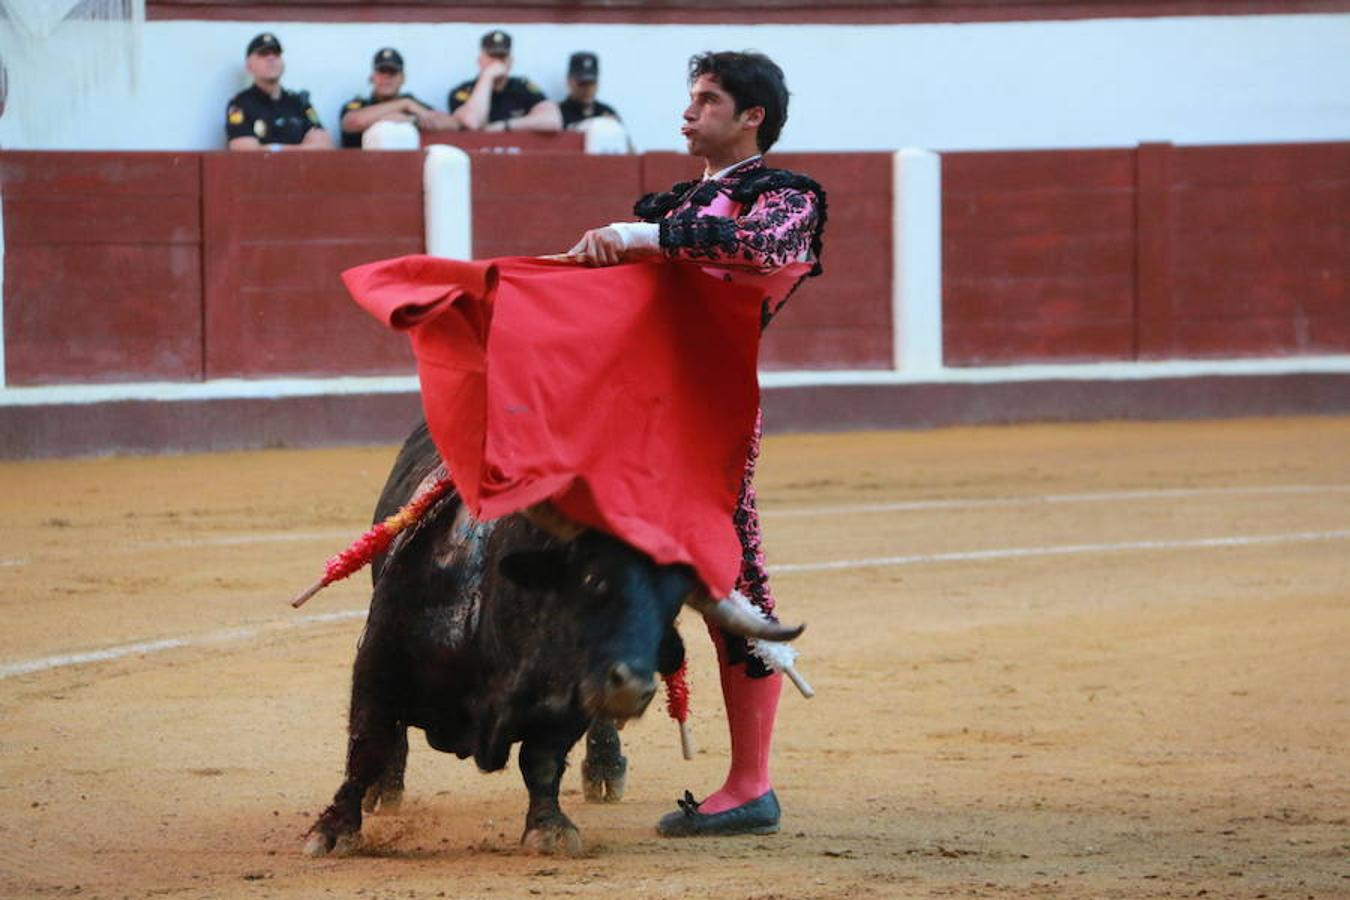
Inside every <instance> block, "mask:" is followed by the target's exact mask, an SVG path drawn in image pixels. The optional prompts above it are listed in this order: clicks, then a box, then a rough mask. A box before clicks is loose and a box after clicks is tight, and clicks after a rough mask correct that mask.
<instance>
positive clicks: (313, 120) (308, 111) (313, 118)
mask: <svg viewBox="0 0 1350 900" xmlns="http://www.w3.org/2000/svg"><path fill="white" fill-rule="evenodd" d="M305 118H307V119H309V121H310V124H311V125H314V126H315V127H319V113H318V111H317V110H316V109H315V108H314V107H312V106H309V107H306V108H305Z"/></svg>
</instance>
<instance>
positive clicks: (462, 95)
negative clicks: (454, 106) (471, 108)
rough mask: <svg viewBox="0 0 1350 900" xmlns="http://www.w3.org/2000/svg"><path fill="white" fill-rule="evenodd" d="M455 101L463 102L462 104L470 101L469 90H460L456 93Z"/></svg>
mask: <svg viewBox="0 0 1350 900" xmlns="http://www.w3.org/2000/svg"><path fill="white" fill-rule="evenodd" d="M455 99H456V100H458V101H459V102H461V103H463V102H464V101H465V100H468V99H469V89H468V88H460V89H459V90H457V91H455Z"/></svg>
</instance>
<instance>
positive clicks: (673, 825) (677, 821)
mask: <svg viewBox="0 0 1350 900" xmlns="http://www.w3.org/2000/svg"><path fill="white" fill-rule="evenodd" d="M675 802H676V803H678V804H679V807H680V808H679V809H678V810H677V811H676V812H673V813H666V814H665V815H664V816H662V817H661V821H660V822H658V823H657V824H656V831H657V833H658V834H661V835H664V836H665V837H703V836H709V837H726V836H729V835H733V834H774V833H776V832H777V831H778V819H779V817H780V816H781V815H782V810H781V809H780V808H779V806H778V797H777V795H776V794H774V792H773V791H769V792H768V793H767V794H763V795H761V796H759V797H756V798H755V799H754V800H751V801H750V802H749V803H742V804H741V805H740V806H733V807H732V808H731V809H728V810H724V811H723V812H720V813H701V812H699V811H698V806H699V802H698V801H697V800H695V799H694V795H693V794H691V793H689V792H688V791H685V792H684V799H683V800H677V801H675Z"/></svg>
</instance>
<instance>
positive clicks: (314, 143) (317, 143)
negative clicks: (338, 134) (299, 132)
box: [299, 125, 333, 150]
mask: <svg viewBox="0 0 1350 900" xmlns="http://www.w3.org/2000/svg"><path fill="white" fill-rule="evenodd" d="M299 149H301V150H332V149H333V136H332V135H330V134H329V133H328V132H327V131H325V130H324V129H323V128H322V127H321V126H317V125H316V126H315V127H313V128H311V129H310V130H309V131H306V132H305V139H304V140H303V141H301V142H300V144H299Z"/></svg>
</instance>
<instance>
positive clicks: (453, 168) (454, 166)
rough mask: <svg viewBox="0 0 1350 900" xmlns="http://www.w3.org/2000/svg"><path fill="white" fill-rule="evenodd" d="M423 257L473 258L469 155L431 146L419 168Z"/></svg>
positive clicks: (440, 146) (453, 148) (451, 148)
mask: <svg viewBox="0 0 1350 900" xmlns="http://www.w3.org/2000/svg"><path fill="white" fill-rule="evenodd" d="M422 193H423V197H424V200H425V207H424V213H423V215H424V225H425V227H426V232H427V254H428V255H430V256H442V257H445V258H446V259H472V258H473V197H472V195H471V193H470V179H469V154H467V153H465V152H464V151H463V150H461V149H460V148H458V147H450V146H448V145H445V144H433V145H432V146H430V147H428V148H427V158H426V162H425V164H424V165H423V167H422Z"/></svg>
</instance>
